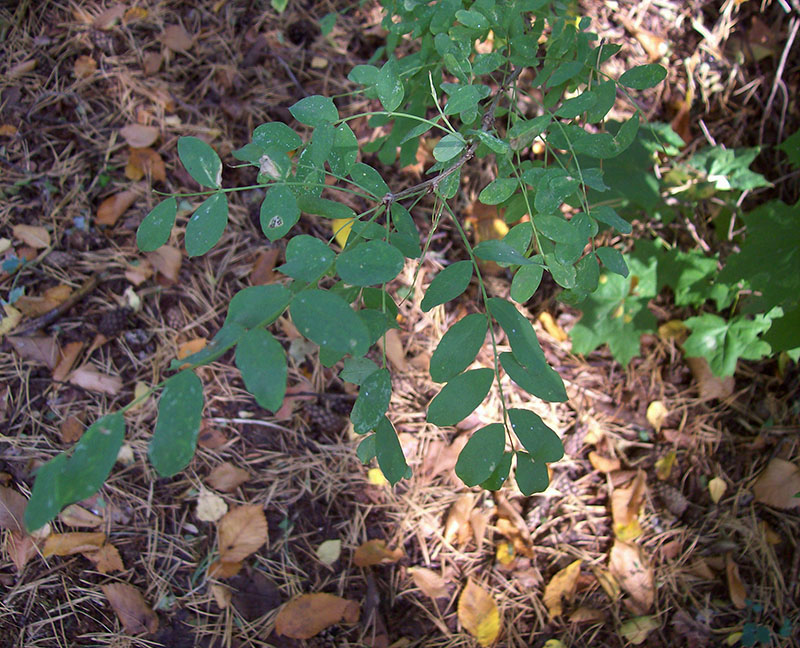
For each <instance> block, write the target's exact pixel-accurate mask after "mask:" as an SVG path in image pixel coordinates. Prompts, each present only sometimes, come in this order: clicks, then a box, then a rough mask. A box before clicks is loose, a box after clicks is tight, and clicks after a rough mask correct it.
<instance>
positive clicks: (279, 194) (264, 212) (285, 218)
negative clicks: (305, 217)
mask: <svg viewBox="0 0 800 648" xmlns="http://www.w3.org/2000/svg"><path fill="white" fill-rule="evenodd" d="M260 218H261V230H262V231H263V232H264V234H266V235H267V238H268V239H269V240H270V241H275V240H276V239H279V238H281V237H282V236H284V235H285V234H286V233H287V232H288V231H289V230H290V229H292V227H293V226H294V224H295V223H296V222H297V220H298V219H299V218H300V209H299V208H298V206H297V199H296V198H295V197H294V194H293V193H292V191H291V190H290V189H289V187H287V186H286V185H274V186H273V187H272V188H271V189H270V190H269V191H267V194H266V196H264V202H263V203H261V214H260Z"/></svg>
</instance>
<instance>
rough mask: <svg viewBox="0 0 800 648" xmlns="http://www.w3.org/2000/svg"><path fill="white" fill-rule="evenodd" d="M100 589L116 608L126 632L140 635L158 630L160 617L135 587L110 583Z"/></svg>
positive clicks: (115, 610)
mask: <svg viewBox="0 0 800 648" xmlns="http://www.w3.org/2000/svg"><path fill="white" fill-rule="evenodd" d="M100 589H102V590H103V594H105V595H106V598H107V599H108V601H109V603H111V607H112V608H114V612H115V613H116V615H117V617H119V620H120V621H121V622H122V627H123V628H125V632H127V633H129V634H139V633H142V632H155V631H156V630H158V616H157V615H156V613H155V612H153V610H152V609H151V608H150V606H148V605H147V603H146V602H145V600H144V596H142V593H141V592H140V591H139V590H138V589H136V588H135V587H133V585H128V584H127V583H110V584H108V585H101V586H100Z"/></svg>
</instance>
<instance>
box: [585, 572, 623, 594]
mask: <svg viewBox="0 0 800 648" xmlns="http://www.w3.org/2000/svg"><path fill="white" fill-rule="evenodd" d="M592 573H593V574H594V577H595V579H596V580H597V582H598V583H600V587H602V588H603V591H604V592H605V593H606V595H607V596H608V598H609V599H611V600H612V601H617V600H618V599H619V595H620V593H621V591H622V590H621V589H620V587H619V582H618V581H617V579H616V577H615V576H614V574H612V573H611V572H610V571H608V570H607V569H602V568H600V567H592Z"/></svg>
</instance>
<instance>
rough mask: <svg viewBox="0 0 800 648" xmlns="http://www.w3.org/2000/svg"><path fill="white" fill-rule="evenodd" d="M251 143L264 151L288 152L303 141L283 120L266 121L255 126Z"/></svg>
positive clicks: (298, 146)
mask: <svg viewBox="0 0 800 648" xmlns="http://www.w3.org/2000/svg"><path fill="white" fill-rule="evenodd" d="M252 139H253V144H255V145H256V146H258V147H259V148H261V149H262V150H264V151H266V150H267V149H270V150H275V151H280V152H281V153H288V152H289V151H294V150H295V149H297V148H300V146H301V145H302V143H303V140H302V139H300V136H299V135H298V134H297V133H295V132H294V131H293V130H292V129H291V128H289V127H288V126H287V125H286V124H284V123H283V122H268V123H266V124H261V125H260V126H256V127H255V129H254V130H253V137H252Z"/></svg>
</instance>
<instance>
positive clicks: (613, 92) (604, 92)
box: [586, 81, 617, 124]
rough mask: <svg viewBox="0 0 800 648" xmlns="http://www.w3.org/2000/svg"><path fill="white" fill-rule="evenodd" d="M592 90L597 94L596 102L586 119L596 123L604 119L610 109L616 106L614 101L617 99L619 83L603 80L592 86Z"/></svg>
mask: <svg viewBox="0 0 800 648" xmlns="http://www.w3.org/2000/svg"><path fill="white" fill-rule="evenodd" d="M591 92H592V93H593V94H594V96H595V103H594V105H593V106H592V107H591V108H589V110H588V112H587V113H586V121H587V122H589V123H590V124H594V123H596V122H599V121H602V120H603V119H604V118H605V116H606V115H607V114H608V111H609V110H611V109H612V108H613V107H614V101H616V99H617V84H616V83H614V82H613V81H603V82H602V83H598V84H596V85H594V86H592V90H591Z"/></svg>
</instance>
